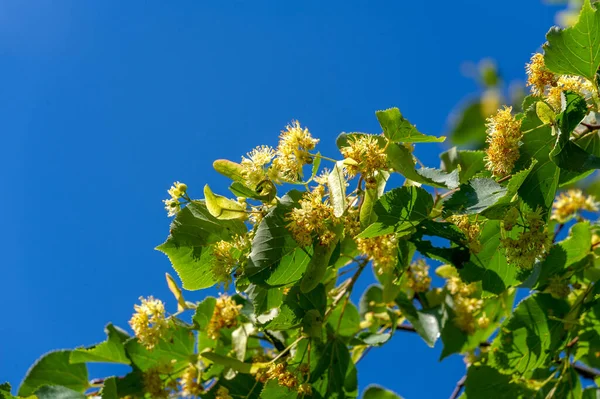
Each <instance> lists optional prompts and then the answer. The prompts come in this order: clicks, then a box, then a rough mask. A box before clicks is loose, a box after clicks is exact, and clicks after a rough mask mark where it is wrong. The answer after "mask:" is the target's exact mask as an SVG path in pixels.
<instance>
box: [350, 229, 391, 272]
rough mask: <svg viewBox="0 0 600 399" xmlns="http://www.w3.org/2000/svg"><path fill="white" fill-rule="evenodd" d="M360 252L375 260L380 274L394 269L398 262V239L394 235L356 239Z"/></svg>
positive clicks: (374, 265) (375, 267)
mask: <svg viewBox="0 0 600 399" xmlns="http://www.w3.org/2000/svg"><path fill="white" fill-rule="evenodd" d="M356 244H357V246H358V250H359V251H360V252H362V253H364V254H365V255H367V256H368V257H369V258H371V259H372V260H373V268H374V269H375V271H376V272H377V273H378V274H383V273H385V272H386V271H388V270H390V269H392V268H393V267H394V266H395V265H396V262H397V261H398V239H397V238H396V236H395V235H394V234H387V235H383V236H379V237H373V238H358V239H356Z"/></svg>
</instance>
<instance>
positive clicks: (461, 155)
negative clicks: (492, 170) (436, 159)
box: [440, 147, 485, 184]
mask: <svg viewBox="0 0 600 399" xmlns="http://www.w3.org/2000/svg"><path fill="white" fill-rule="evenodd" d="M484 158H485V152H484V151H471V150H457V149H456V147H452V148H451V149H449V150H448V151H446V152H443V153H442V154H440V159H441V160H442V169H443V170H444V172H446V173H449V172H452V171H454V170H456V169H457V168H458V167H460V173H459V175H460V179H459V183H461V184H462V183H466V182H467V181H468V180H470V179H471V178H472V177H473V176H475V175H476V174H477V173H479V172H481V171H482V170H483V169H485V161H484Z"/></svg>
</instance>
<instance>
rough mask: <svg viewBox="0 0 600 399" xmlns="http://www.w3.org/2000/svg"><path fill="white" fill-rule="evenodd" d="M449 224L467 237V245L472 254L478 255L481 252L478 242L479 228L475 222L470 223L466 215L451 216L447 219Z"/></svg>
mask: <svg viewBox="0 0 600 399" xmlns="http://www.w3.org/2000/svg"><path fill="white" fill-rule="evenodd" d="M447 220H448V221H449V222H451V223H454V224H455V225H456V227H458V228H459V230H460V231H462V232H463V234H464V235H465V236H466V237H467V243H466V244H467V245H468V246H469V248H470V249H471V251H472V252H473V253H479V251H481V243H480V242H479V233H480V232H481V227H480V226H479V223H477V222H471V221H470V220H469V217H468V216H467V215H453V216H450V217H448V218H447Z"/></svg>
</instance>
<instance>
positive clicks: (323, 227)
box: [286, 185, 334, 246]
mask: <svg viewBox="0 0 600 399" xmlns="http://www.w3.org/2000/svg"><path fill="white" fill-rule="evenodd" d="M324 195H325V187H323V186H321V185H319V186H317V187H315V188H314V189H313V190H312V191H311V192H307V193H304V195H303V196H302V199H301V200H300V202H299V205H300V207H299V208H294V209H292V211H291V212H290V213H288V215H287V217H286V220H287V221H288V222H289V223H288V225H287V228H288V229H289V230H290V232H291V233H292V236H293V237H294V239H295V240H296V241H297V242H298V244H300V245H301V246H308V245H311V244H312V237H313V234H317V235H319V236H320V241H321V244H323V245H327V244H328V242H327V241H329V240H330V239H331V237H330V234H328V229H327V223H326V222H327V221H328V220H332V219H333V218H334V215H333V207H332V206H331V205H330V204H329V201H323V196H324Z"/></svg>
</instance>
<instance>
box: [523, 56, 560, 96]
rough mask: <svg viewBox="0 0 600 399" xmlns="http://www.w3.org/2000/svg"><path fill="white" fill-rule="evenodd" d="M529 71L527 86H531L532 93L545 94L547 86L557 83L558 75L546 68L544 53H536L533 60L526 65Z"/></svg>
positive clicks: (536, 94)
mask: <svg viewBox="0 0 600 399" xmlns="http://www.w3.org/2000/svg"><path fill="white" fill-rule="evenodd" d="M525 70H526V71H527V86H530V87H531V93H532V94H533V95H535V96H539V97H541V96H543V95H544V92H545V91H546V86H553V85H554V84H555V83H556V76H555V75H554V73H552V72H550V70H549V69H548V68H546V63H545V62H544V55H543V54H540V53H535V54H534V55H533V56H532V57H531V61H530V62H529V63H528V64H527V65H526V66H525Z"/></svg>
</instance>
